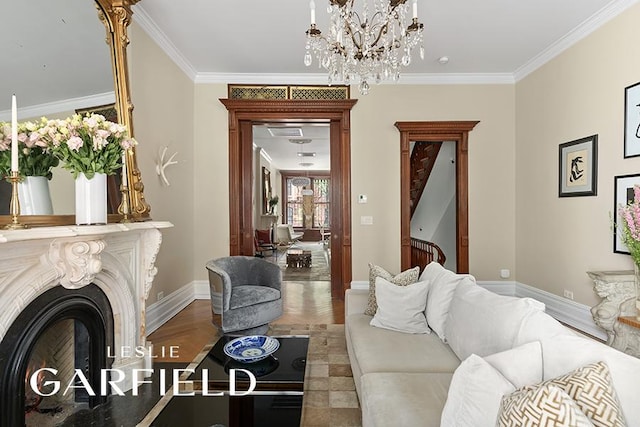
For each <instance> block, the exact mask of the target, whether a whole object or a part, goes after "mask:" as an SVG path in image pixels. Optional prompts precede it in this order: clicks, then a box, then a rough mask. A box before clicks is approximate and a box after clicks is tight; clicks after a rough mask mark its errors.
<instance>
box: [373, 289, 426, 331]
mask: <svg viewBox="0 0 640 427" xmlns="http://www.w3.org/2000/svg"><path fill="white" fill-rule="evenodd" d="M428 290H429V282H428V281H424V282H416V283H413V284H410V285H406V286H398V285H394V284H393V283H391V282H389V281H388V280H385V279H383V278H382V277H377V278H376V300H377V301H378V310H377V311H376V314H375V316H373V319H371V322H370V325H371V326H376V327H378V328H384V329H391V330H393V331H399V332H406V333H409V334H428V333H430V332H431V330H430V329H429V327H428V326H427V319H425V317H424V307H425V305H426V302H427V292H428Z"/></svg>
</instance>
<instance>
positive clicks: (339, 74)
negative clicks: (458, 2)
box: [304, 0, 424, 95]
mask: <svg viewBox="0 0 640 427" xmlns="http://www.w3.org/2000/svg"><path fill="white" fill-rule="evenodd" d="M372 1H373V10H372V9H371V7H370V6H369V0H362V3H363V5H362V10H360V11H359V12H358V11H356V10H355V9H354V3H355V0H329V6H328V7H327V12H328V13H329V14H330V18H331V24H330V28H329V32H328V34H327V35H323V34H322V32H321V31H320V30H319V29H318V28H317V27H316V10H315V2H314V0H311V2H310V4H309V6H310V8H311V28H309V29H308V30H307V44H306V53H305V55H304V63H305V65H306V66H309V65H311V63H312V58H311V52H312V51H313V54H314V55H315V56H316V58H317V61H318V64H319V66H322V67H323V68H325V69H326V70H327V71H328V73H329V77H328V83H329V85H331V84H332V83H335V82H339V81H341V82H344V83H345V84H347V85H348V84H350V83H351V82H352V81H359V82H360V83H359V85H358V89H359V90H360V93H361V94H363V95H366V94H367V93H369V82H370V81H375V82H376V83H380V82H381V81H382V80H388V79H392V80H393V81H397V80H398V79H399V78H400V66H401V65H402V66H405V67H406V66H407V65H409V64H410V63H411V50H412V49H413V48H414V47H416V46H417V45H420V58H421V59H424V46H423V44H422V30H423V27H424V25H423V24H421V23H420V22H418V4H417V0H413V18H412V19H411V23H410V24H408V25H407V18H406V15H407V12H408V9H409V6H408V5H407V0H372Z"/></svg>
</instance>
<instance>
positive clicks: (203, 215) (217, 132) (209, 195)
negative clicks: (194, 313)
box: [192, 84, 229, 280]
mask: <svg viewBox="0 0 640 427" xmlns="http://www.w3.org/2000/svg"><path fill="white" fill-rule="evenodd" d="M226 97H227V86H226V85H223V84H219V85H195V107H194V114H195V122H194V137H195V139H194V141H195V143H194V145H195V148H194V153H195V162H194V169H193V170H194V171H195V173H194V176H193V179H194V191H195V194H196V195H197V197H196V198H195V203H194V206H195V208H194V227H195V230H196V234H195V236H194V240H193V246H194V249H195V252H194V266H193V272H192V274H193V279H196V280H204V279H206V278H207V275H206V270H205V267H204V265H205V264H206V262H207V261H208V260H210V259H213V258H218V257H221V256H227V255H229V143H228V141H229V134H228V132H229V127H228V118H227V109H226V108H225V107H224V105H222V104H221V103H220V101H219V99H220V98H226Z"/></svg>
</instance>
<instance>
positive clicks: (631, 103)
mask: <svg viewBox="0 0 640 427" xmlns="http://www.w3.org/2000/svg"><path fill="white" fill-rule="evenodd" d="M638 156H640V82H638V83H635V84H632V85H630V86H627V87H626V88H624V158H625V159H627V158H629V157H638Z"/></svg>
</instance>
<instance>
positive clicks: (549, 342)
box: [540, 335, 640, 426]
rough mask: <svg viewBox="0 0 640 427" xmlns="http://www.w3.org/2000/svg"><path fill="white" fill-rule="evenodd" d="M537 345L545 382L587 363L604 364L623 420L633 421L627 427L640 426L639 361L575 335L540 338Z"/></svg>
mask: <svg viewBox="0 0 640 427" xmlns="http://www.w3.org/2000/svg"><path fill="white" fill-rule="evenodd" d="M540 343H541V344H542V355H543V357H542V359H543V363H544V379H545V380H546V379H552V378H556V377H558V376H561V375H564V374H566V373H567V372H570V371H572V370H575V369H578V368H580V367H582V366H585V365H588V364H592V363H597V362H599V361H603V362H605V363H606V364H607V366H608V369H609V373H610V377H611V383H612V385H613V388H614V389H615V392H616V395H617V396H618V400H619V402H620V404H621V405H622V412H623V414H624V418H625V419H627V420H628V421H634V423H632V424H630V425H635V426H638V425H640V405H638V384H640V359H637V358H635V357H632V356H629V355H628V354H625V353H622V352H621V351H618V350H616V349H613V348H611V347H609V346H607V345H604V344H602V343H599V342H596V341H594V340H592V339H589V338H585V337H582V336H577V335H562V336H556V337H553V338H549V339H543V340H541V341H540ZM587 415H589V414H587Z"/></svg>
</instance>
